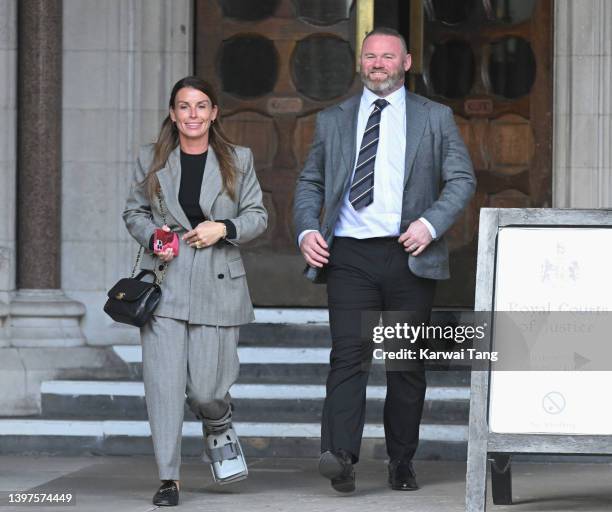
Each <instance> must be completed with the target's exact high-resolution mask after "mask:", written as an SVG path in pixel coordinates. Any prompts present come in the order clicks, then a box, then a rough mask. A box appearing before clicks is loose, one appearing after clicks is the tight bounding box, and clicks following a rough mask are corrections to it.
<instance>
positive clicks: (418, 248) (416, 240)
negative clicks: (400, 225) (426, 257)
mask: <svg viewBox="0 0 612 512" xmlns="http://www.w3.org/2000/svg"><path fill="white" fill-rule="evenodd" d="M431 241H432V238H431V233H430V232H429V229H427V226H426V225H425V224H423V223H422V222H421V221H420V220H415V221H414V222H412V223H411V224H410V226H408V229H407V230H406V231H405V232H404V233H402V234H401V235H400V237H399V239H398V242H399V243H400V244H402V245H403V246H404V251H406V252H409V253H410V254H412V255H413V256H418V255H419V254H421V253H422V252H423V251H424V250H425V249H427V246H428V245H429V244H430V243H431Z"/></svg>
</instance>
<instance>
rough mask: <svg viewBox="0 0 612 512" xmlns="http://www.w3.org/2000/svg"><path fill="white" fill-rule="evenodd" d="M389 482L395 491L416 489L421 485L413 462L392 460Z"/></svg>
mask: <svg viewBox="0 0 612 512" xmlns="http://www.w3.org/2000/svg"><path fill="white" fill-rule="evenodd" d="M389 484H390V485H391V489H393V490H394V491H416V490H417V489H418V488H419V486H418V485H417V482H416V474H415V472H414V468H413V467H412V462H404V461H401V460H394V461H391V462H390V463H389Z"/></svg>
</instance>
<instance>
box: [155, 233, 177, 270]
mask: <svg viewBox="0 0 612 512" xmlns="http://www.w3.org/2000/svg"><path fill="white" fill-rule="evenodd" d="M162 229H163V230H164V231H166V232H169V231H170V228H169V227H168V226H166V225H165V224H164V225H163V226H162ZM155 254H156V256H157V257H158V258H159V259H160V260H162V261H163V262H164V263H169V262H171V261H172V260H173V259H174V251H173V250H172V249H171V248H170V247H168V248H167V249H166V250H165V251H164V252H158V253H155Z"/></svg>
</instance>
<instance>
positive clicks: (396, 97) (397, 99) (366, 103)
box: [361, 86, 406, 110]
mask: <svg viewBox="0 0 612 512" xmlns="http://www.w3.org/2000/svg"><path fill="white" fill-rule="evenodd" d="M379 99H381V98H380V96H378V95H376V94H374V93H373V92H372V91H370V89H368V88H367V87H364V88H363V93H362V94H361V105H362V107H366V108H367V109H368V110H370V109H371V107H372V105H373V104H374V102H375V101H376V100H379ZM383 99H385V100H387V101H388V102H389V104H390V106H391V107H396V106H398V105H401V104H402V103H405V101H406V88H405V87H403V86H402V87H400V88H399V89H398V90H397V91H393V92H392V93H391V94H389V95H388V96H385V97H384V98H383Z"/></svg>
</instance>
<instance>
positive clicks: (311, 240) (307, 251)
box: [300, 231, 329, 268]
mask: <svg viewBox="0 0 612 512" xmlns="http://www.w3.org/2000/svg"><path fill="white" fill-rule="evenodd" d="M300 251H302V254H303V255H304V259H305V260H306V263H308V264H309V265H310V266H311V267H318V268H321V267H322V266H323V265H326V264H327V262H328V258H329V251H328V250H327V242H326V241H325V239H324V238H323V237H322V236H321V233H319V232H318V231H311V232H310V233H306V234H305V235H304V238H302V243H301V244H300Z"/></svg>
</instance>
